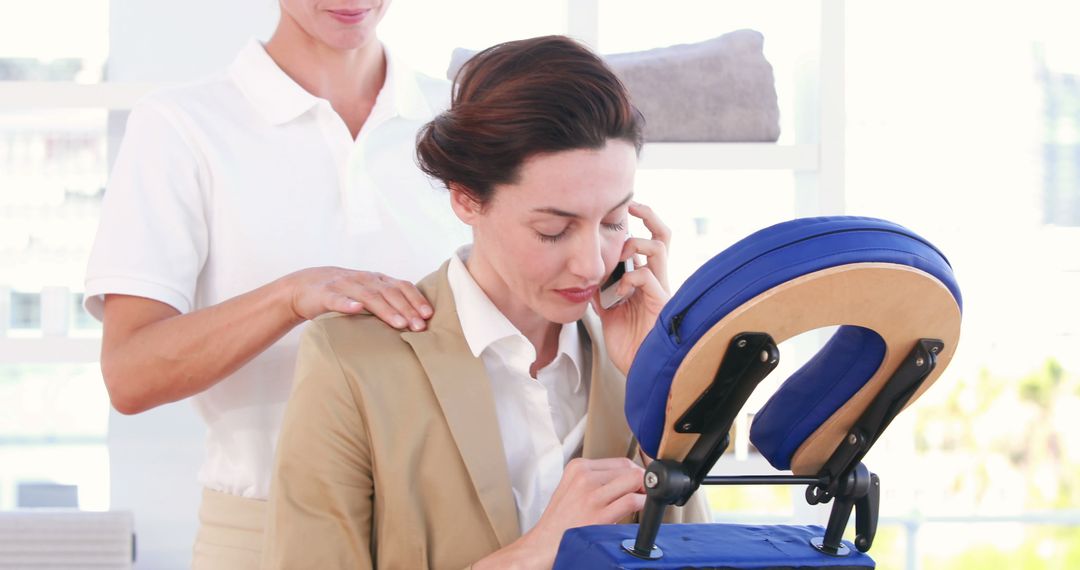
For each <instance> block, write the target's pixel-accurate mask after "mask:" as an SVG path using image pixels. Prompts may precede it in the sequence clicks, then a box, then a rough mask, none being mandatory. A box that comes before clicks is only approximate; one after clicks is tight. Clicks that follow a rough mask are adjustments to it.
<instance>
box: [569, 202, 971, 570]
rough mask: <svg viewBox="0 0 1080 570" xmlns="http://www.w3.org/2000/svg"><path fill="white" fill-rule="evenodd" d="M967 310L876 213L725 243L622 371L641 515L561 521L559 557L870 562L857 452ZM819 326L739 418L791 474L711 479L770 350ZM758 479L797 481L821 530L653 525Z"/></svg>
mask: <svg viewBox="0 0 1080 570" xmlns="http://www.w3.org/2000/svg"><path fill="white" fill-rule="evenodd" d="M961 308H962V303H961V297H960V289H959V287H958V286H957V284H956V279H955V278H954V277H953V272H952V268H951V266H950V265H949V262H948V260H947V259H946V258H945V256H944V255H942V253H941V252H940V251H938V249H937V248H935V247H934V246H933V245H932V244H930V243H929V242H927V241H926V240H925V239H923V238H921V237H919V236H918V235H916V234H915V233H913V232H911V231H910V230H908V229H906V228H904V227H902V226H899V225H897V224H894V223H891V222H887V221H884V220H878V219H873V218H860V217H850V216H844V217H821V218H806V219H799V220H794V221H790V222H785V223H781V224H778V225H775V226H772V227H770V228H766V229H764V230H761V231H759V232H757V233H755V234H753V235H751V236H749V237H747V238H745V239H743V240H742V241H740V242H738V243H736V244H735V245H733V246H732V247H730V248H728V249H727V250H725V251H724V252H722V253H720V254H719V255H717V256H716V257H714V258H713V259H711V260H710V261H709V262H708V263H706V264H705V265H704V266H702V267H701V268H700V269H699V270H698V271H697V272H696V273H694V275H692V276H691V277H690V278H689V279H688V280H687V281H686V283H685V284H684V285H683V286H682V287H681V288H680V289H679V291H678V292H677V293H676V294H675V295H674V296H673V297H672V299H671V300H670V301H669V302H668V304H667V306H666V307H665V308H664V310H663V312H662V313H661V314H660V318H659V319H658V320H657V322H656V326H655V327H654V328H653V330H652V331H651V332H650V333H649V335H648V336H647V337H646V339H645V341H644V342H643V343H642V345H641V348H640V350H639V351H638V354H637V357H636V359H635V360H634V364H633V366H632V367H631V369H630V373H629V376H628V378H627V385H626V418H627V421H628V422H629V424H630V428H631V430H632V431H633V433H634V435H635V436H636V437H637V440H638V443H639V444H640V446H641V449H642V451H643V452H644V453H645V454H647V455H648V456H649V457H650V458H654V460H653V461H651V462H650V463H649V465H648V467H647V469H646V472H645V481H644V484H645V489H646V492H647V493H646V496H647V498H646V503H645V508H644V510H643V511H642V513H641V515H640V519H639V520H640V522H639V524H637V525H605V526H590V527H582V528H576V529H571V530H570V531H568V532H567V533H566V534H565V535H564V536H563V540H562V543H561V545H560V548H559V553H558V556H557V558H556V561H555V568H565V569H569V568H589V569H603V568H739V569H765V568H823V567H828V568H873V567H874V562H873V560H872V559H871V558H870V557H869V556H868V555H867V554H866V552H867V551H868V550H869V549H870V546H871V545H872V544H873V541H874V534H875V532H876V528H877V520H878V504H879V497H880V481H879V478H878V476H877V475H875V474H874V473H872V472H870V471H869V469H868V468H867V466H866V465H864V464H863V463H862V459H863V457H864V456H865V455H866V453H867V451H868V450H869V449H870V447H871V446H872V445H873V444H874V442H875V441H876V440H877V439H878V437H879V436H880V435H881V433H882V432H883V431H884V430H885V428H886V427H887V426H888V425H889V423H890V422H891V421H892V420H893V418H895V417H896V415H897V414H898V413H899V412H900V411H901V410H902V409H903V408H904V407H905V406H907V405H908V404H910V403H911V402H912V401H914V400H915V399H916V398H918V397H919V396H920V395H921V394H922V393H923V392H924V391H925V390H926V389H927V388H929V387H930V385H931V384H932V383H933V382H934V381H935V380H936V379H937V377H938V376H940V374H941V372H942V371H943V370H944V369H945V367H946V366H947V365H948V363H949V360H950V359H951V358H952V356H953V353H954V352H955V350H956V344H957V341H958V339H959V336H960V317H961ZM827 326H838V328H837V330H836V332H835V333H834V334H833V336H832V337H831V339H830V340H829V341H828V342H827V343H826V344H825V345H824V346H823V347H822V348H821V350H820V351H819V352H818V353H817V354H816V355H814V356H813V357H812V358H811V359H810V360H809V361H808V362H807V363H806V364H805V365H804V366H802V367H801V368H800V369H799V370H798V371H796V372H795V373H794V374H792V375H791V377H789V378H788V379H787V380H786V381H785V382H784V383H783V385H781V387H780V388H779V389H778V390H777V391H776V392H775V393H774V394H773V395H772V397H771V398H770V399H769V400H768V401H767V403H766V404H765V405H764V406H763V407H762V408H761V410H759V411H758V412H757V413H756V414H755V416H754V419H753V423H752V425H751V428H750V440H751V442H752V443H753V444H754V446H755V447H756V448H757V450H758V451H759V452H760V453H761V454H762V455H763V456H764V457H765V458H766V459H767V460H768V461H769V463H771V464H772V465H773V466H774V467H776V468H777V469H779V470H782V471H790V472H791V475H787V474H781V475H758V476H710V475H708V473H709V471H710V469H711V468H712V467H713V465H714V464H715V463H716V461H717V460H718V459H719V458H720V456H721V455H722V454H723V453H724V451H725V450H726V449H727V447H728V443H729V433H730V431H731V426H732V422H733V421H734V420H735V418H736V415H737V414H738V413H739V411H740V409H741V408H742V407H743V405H744V404H745V403H746V400H747V398H749V396H750V394H751V393H752V392H753V391H754V389H755V387H756V386H757V385H758V383H759V382H760V381H761V380H762V379H763V378H764V377H765V376H766V375H768V374H769V373H770V372H771V371H772V370H773V369H774V368H775V367H776V365H777V363H778V362H779V359H780V353H779V351H778V349H777V345H778V344H779V343H781V342H783V341H785V340H787V339H789V338H792V337H794V336H796V335H798V334H801V333H803V332H806V331H810V330H814V329H818V328H822V327H827ZM762 484H795V485H806V486H807V487H806V500H807V501H808V502H809V503H810V504H811V505H816V504H821V503H829V502H832V510H831V513H830V516H829V520H828V524H827V526H826V527H825V528H822V527H820V526H797V525H772V526H769V525H765V526H755V525H732V524H667V525H662V524H661V521H662V518H663V516H664V512H665V510H666V509H667V507H668V506H670V505H682V504H684V503H685V502H686V501H687V499H688V498H689V497H690V496H691V494H692V493H694V492H695V491H697V490H698V488H699V487H700V486H701V485H762ZM852 510H854V511H855V532H856V535H855V539H854V541H853V542H849V541H845V540H843V534H844V531H845V529H846V527H847V525H848V521H849V519H850V516H851V512H852Z"/></svg>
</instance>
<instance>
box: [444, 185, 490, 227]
mask: <svg viewBox="0 0 1080 570" xmlns="http://www.w3.org/2000/svg"><path fill="white" fill-rule="evenodd" d="M447 186H448V188H449V189H450V207H451V208H453V209H454V214H455V215H457V217H458V219H459V220H461V221H462V222H465V223H466V224H467V225H470V226H472V225H475V223H476V220H477V218H479V217H480V215H481V214H482V213H483V205H482V204H480V202H478V201H477V200H476V198H474V197H473V195H472V194H471V193H470V192H469V191H468V190H466V189H465V187H464V186H462V185H460V184H458V183H456V182H451V183H450V184H448V185H447Z"/></svg>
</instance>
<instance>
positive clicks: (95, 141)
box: [0, 109, 108, 330]
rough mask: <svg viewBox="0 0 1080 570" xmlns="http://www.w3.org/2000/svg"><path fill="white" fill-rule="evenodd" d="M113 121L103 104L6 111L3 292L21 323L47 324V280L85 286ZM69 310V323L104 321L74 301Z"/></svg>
mask: <svg viewBox="0 0 1080 570" xmlns="http://www.w3.org/2000/svg"><path fill="white" fill-rule="evenodd" d="M107 122H108V113H107V112H106V111H104V110H96V109H71V110H35V111H25V112H7V113H0V266H2V267H4V268H5V269H4V271H3V272H2V273H0V294H5V295H6V294H8V292H10V295H11V297H10V317H9V323H10V327H11V328H12V329H13V330H15V329H37V328H39V327H40V326H41V322H40V315H41V299H40V294H41V291H42V289H43V288H45V287H63V288H67V290H68V291H70V292H72V293H74V294H79V291H81V290H82V287H83V274H84V271H85V269H86V259H87V256H88V255H89V250H90V245H91V244H92V243H93V238H94V234H95V232H96V231H97V219H98V212H99V209H100V203H101V198H102V196H103V195H104V187H105V180H106V174H107V168H108V167H107V164H108V156H107V150H106V147H107V144H108V135H107V133H108V130H107ZM9 268H10V269H9ZM0 305H2V303H0ZM65 313H66V314H67V315H68V323H69V326H74V327H75V328H79V329H95V328H97V326H96V325H95V324H93V323H92V321H93V319H92V318H91V317H89V315H86V314H85V312H84V311H83V310H82V308H81V305H78V306H76V305H75V304H74V301H73V302H72V303H71V304H70V305H69V304H67V303H65V304H64V306H63V307H62V308H61V313H60V314H65Z"/></svg>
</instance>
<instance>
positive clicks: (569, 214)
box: [533, 192, 634, 219]
mask: <svg viewBox="0 0 1080 570" xmlns="http://www.w3.org/2000/svg"><path fill="white" fill-rule="evenodd" d="M633 197H634V193H633V192H631V193H629V194H627V195H626V197H625V198H623V199H622V201H620V202H619V203H618V204H615V206H614V207H613V208H611V209H610V210H608V213H609V214H610V213H611V212H614V211H615V210H618V209H619V208H621V207H623V206H625V205H626V203H627V202H629V201H630V199H631V198H633ZM533 211H534V212H538V213H541V214H551V215H553V216H559V217H562V218H574V219H577V218H580V217H581V215H580V214H575V213H573V212H567V211H566V210H560V209H559V208H552V207H546V208H533Z"/></svg>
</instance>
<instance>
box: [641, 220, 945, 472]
mask: <svg viewBox="0 0 1080 570" xmlns="http://www.w3.org/2000/svg"><path fill="white" fill-rule="evenodd" d="M855 263H891V264H898V265H904V266H907V267H912V268H915V269H918V270H921V271H923V272H925V273H928V274H930V275H931V276H933V277H935V278H936V279H938V280H939V281H940V282H941V283H942V284H943V285H944V286H945V287H946V288H948V290H949V291H950V292H951V293H952V296H953V297H954V298H955V299H956V303H957V305H958V306H961V297H960V289H959V287H958V286H957V284H956V280H955V278H954V277H953V273H952V267H951V266H950V265H949V262H948V260H947V259H946V258H945V256H944V255H942V253H941V252H940V251H938V250H937V249H936V248H935V247H934V246H933V245H931V244H930V243H929V242H927V241H926V240H924V239H922V238H921V237H919V236H918V235H917V234H915V233H914V232H912V231H910V230H908V229H906V228H904V227H903V226H900V225H898V224H894V223H892V222H888V221H885V220H879V219H875V218H863V217H854V216H835V217H820V218H803V219H798V220H792V221H789V222H784V223H781V224H777V225H775V226H772V227H769V228H766V229H763V230H761V231H758V232H756V233H754V234H752V235H750V236H749V237H746V238H744V239H743V240H741V241H739V242H738V243H736V244H734V245H733V246H731V247H729V248H728V249H726V250H724V251H723V252H721V253H720V254H718V255H716V256H715V257H713V258H712V259H711V260H709V261H708V262H707V263H705V264H704V265H703V266H701V268H699V269H698V270H697V271H696V272H695V273H694V274H693V275H691V276H690V278H689V279H687V280H686V282H685V283H684V284H683V286H682V287H681V288H679V291H678V292H677V293H675V295H674V296H673V297H672V298H671V300H670V301H668V303H667V305H666V306H665V307H664V310H663V311H662V312H661V313H660V317H659V318H658V319H657V322H656V326H654V327H653V329H652V331H650V332H649V334H648V335H647V336H646V338H645V340H644V341H643V342H642V344H641V347H640V348H639V349H638V353H637V356H636V357H635V358H634V363H633V365H632V366H631V368H630V373H629V375H628V377H627V385H626V419H627V421H628V422H629V424H630V428H631V430H632V431H633V433H634V435H635V436H636V437H637V439H638V442H639V443H640V444H641V447H642V450H644V451H645V453H647V454H649V455H650V456H651V457H656V456H657V453H658V450H659V447H660V439H661V437H662V436H663V433H664V426H665V420H666V417H665V415H666V407H667V401H668V392H669V391H670V389H671V383H672V379H673V378H674V376H675V372H676V371H677V370H678V368H679V366H680V364H681V363H682V361H683V359H684V358H685V357H686V355H687V353H688V352H690V350H691V349H692V348H693V347H694V344H695V343H696V342H697V341H698V340H699V339H700V338H701V337H702V336H703V335H704V334H705V333H706V332H708V331H709V329H710V328H712V327H713V325H715V324H716V323H717V322H719V321H720V320H721V319H722V318H724V317H725V316H726V315H727V314H728V313H730V312H731V311H732V310H734V309H736V308H737V307H739V306H740V305H742V304H743V303H745V302H747V301H749V300H750V299H753V298H754V297H756V296H758V295H760V294H761V293H763V292H765V291H768V290H769V289H771V288H773V287H776V286H777V285H780V284H783V283H786V282H788V281H790V280H792V279H796V278H798V277H801V276H804V275H807V274H810V273H814V272H816V271H820V270H823V269H828V268H831V267H837V266H842V265H848V264H855ZM747 332H750V331H747ZM884 352H885V346H884V342H883V341H882V339H881V337H880V336H878V335H877V334H876V333H874V332H873V331H871V330H869V329H865V328H861V327H855V326H842V327H840V328H839V330H838V331H837V333H836V334H835V335H834V336H833V338H832V339H831V340H830V341H829V342H828V343H827V344H826V346H825V347H824V348H822V350H821V351H819V353H818V354H817V356H816V357H815V358H813V359H811V360H810V362H808V363H807V364H806V365H805V366H804V367H803V368H801V369H800V370H799V371H798V372H796V373H795V374H793V375H792V376H791V378H789V379H788V381H787V382H785V384H784V386H782V387H781V389H780V390H778V391H777V393H776V394H775V395H774V396H773V398H772V399H771V400H770V402H769V403H768V404H766V406H765V407H764V408H763V409H762V410H761V412H759V413H758V415H757V417H756V418H755V422H754V427H755V430H756V431H757V434H756V437H755V433H754V430H752V433H751V438H752V440H753V441H754V444H755V446H756V447H757V448H758V450H759V451H761V452H762V454H763V455H765V457H766V458H767V459H769V461H770V462H771V463H772V464H773V465H774V466H776V467H777V468H780V469H786V468H788V462H789V461H790V457H791V453H793V452H794V451H795V449H796V448H798V446H799V444H800V443H801V442H802V441H803V440H804V439H806V437H807V436H808V435H809V434H810V433H811V432H812V431H813V430H814V429H815V428H816V427H817V426H818V425H820V423H821V422H822V421H824V420H825V419H826V418H828V417H829V416H830V415H832V413H833V412H835V411H836V409H837V408H838V407H839V406H840V405H841V404H843V403H844V402H845V401H846V400H847V399H848V398H849V397H850V396H851V395H852V394H854V393H855V392H856V391H858V389H859V388H860V387H861V386H862V385H863V384H865V383H866V381H867V380H868V379H869V378H870V376H872V375H873V374H874V373H875V372H876V371H877V368H878V367H879V365H880V363H881V360H882V356H883V354H884ZM826 377H827V378H828V380H829V381H830V385H832V384H836V386H835V387H833V388H831V389H830V390H829V391H828V392H827V393H825V394H819V392H820V391H816V392H815V394H818V396H815V398H819V399H820V401H813V398H808V396H807V391H808V390H810V389H811V388H809V387H811V386H813V385H814V384H816V381H817V379H819V378H826ZM837 378H840V380H839V381H837V380H836V379H837ZM800 390H801V391H800ZM793 409H797V410H798V412H799V413H800V414H802V417H801V418H797V421H792V417H791V416H790V413H791V412H792V410H793ZM781 414H787V415H786V416H785V417H784V421H782V422H781V421H776V422H775V425H771V424H773V423H774V422H771V421H765V420H769V419H770V418H776V417H777V416H779V415H781ZM759 424H760V426H761V427H760V428H759ZM792 426H794V427H792Z"/></svg>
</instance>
